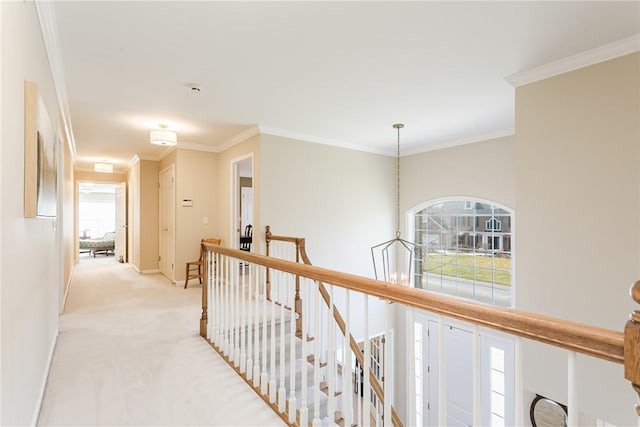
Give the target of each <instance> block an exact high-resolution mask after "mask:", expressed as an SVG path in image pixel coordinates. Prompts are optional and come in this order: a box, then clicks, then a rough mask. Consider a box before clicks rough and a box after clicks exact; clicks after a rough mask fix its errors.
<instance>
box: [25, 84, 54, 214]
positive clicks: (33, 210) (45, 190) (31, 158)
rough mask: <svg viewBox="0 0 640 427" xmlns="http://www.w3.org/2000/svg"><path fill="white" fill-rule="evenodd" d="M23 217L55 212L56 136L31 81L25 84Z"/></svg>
mask: <svg viewBox="0 0 640 427" xmlns="http://www.w3.org/2000/svg"><path fill="white" fill-rule="evenodd" d="M24 94H25V99H24V124H25V126H24V216H25V218H35V217H55V216H56V214H57V195H56V188H57V163H56V146H57V145H58V144H57V142H58V141H57V138H58V137H57V135H56V132H55V131H54V128H53V125H52V124H51V119H50V118H49V113H48V112H47V108H46V107H45V105H44V102H43V101H42V98H40V96H39V95H38V90H37V86H36V84H35V83H34V82H28V81H25V83H24Z"/></svg>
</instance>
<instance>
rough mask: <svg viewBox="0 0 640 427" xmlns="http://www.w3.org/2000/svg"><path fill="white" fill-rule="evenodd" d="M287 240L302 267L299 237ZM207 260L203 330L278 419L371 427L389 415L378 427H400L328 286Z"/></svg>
mask: <svg viewBox="0 0 640 427" xmlns="http://www.w3.org/2000/svg"><path fill="white" fill-rule="evenodd" d="M267 236H268V245H270V244H271V243H272V242H273V241H274V239H273V236H272V235H271V234H270V233H269V232H268V234H267ZM287 239H288V240H287V242H289V243H295V248H296V249H295V255H296V259H297V260H300V258H302V259H303V260H305V261H307V262H308V257H307V256H306V253H305V252H304V239H295V238H287ZM291 239H293V241H291ZM207 261H208V262H207V265H208V268H207V280H206V285H207V286H205V287H203V289H204V288H206V291H203V320H204V323H202V322H201V326H202V328H201V330H202V331H201V332H204V333H205V334H206V338H207V339H208V341H209V342H210V343H211V345H212V346H213V347H214V348H215V349H216V350H217V351H218V352H219V353H220V354H221V355H222V356H223V357H224V358H225V359H226V360H227V362H228V363H229V364H230V365H232V366H233V367H234V368H235V369H236V370H237V372H238V373H239V374H240V375H241V376H242V377H243V378H244V379H245V380H246V381H247V382H248V383H249V384H250V385H251V386H252V388H253V389H254V391H256V393H258V394H259V395H260V396H261V397H262V398H263V399H264V400H265V401H266V402H267V403H268V404H269V405H270V406H271V407H272V409H274V411H276V412H277V413H278V414H279V415H280V417H281V418H282V419H283V420H285V421H286V422H287V423H288V424H290V425H300V426H309V425H312V426H325V425H327V426H330V425H338V426H360V425H362V426H370V425H382V424H383V423H384V413H390V414H393V415H392V416H391V417H389V418H390V419H389V421H388V422H387V423H384V424H385V425H394V426H401V425H402V423H401V422H400V420H399V418H398V417H397V414H395V411H393V410H392V409H391V408H390V404H389V403H387V405H386V406H385V405H384V387H383V384H382V383H381V381H380V380H379V378H380V375H379V374H380V366H377V367H376V369H377V371H376V372H377V374H378V375H376V373H374V370H372V369H371V368H370V367H371V365H372V361H373V362H374V363H375V361H376V360H378V361H379V359H375V358H372V355H371V350H372V349H373V347H371V346H366V345H365V346H364V350H365V351H364V354H363V353H362V352H361V349H360V347H359V346H358V344H357V342H356V340H355V339H354V338H353V337H352V336H351V334H350V333H349V327H348V320H349V319H348V308H347V310H346V311H347V320H346V321H345V319H344V318H343V317H342V315H341V314H340V313H339V312H338V311H337V309H336V307H335V306H334V304H333V301H334V298H333V288H332V287H331V286H326V285H324V284H323V283H321V282H317V281H312V280H308V279H303V278H300V277H297V276H295V275H292V274H288V273H286V272H285V271H280V270H275V269H271V270H269V269H266V268H265V267H263V266H261V265H257V264H251V263H245V262H241V261H239V260H237V259H235V258H233V257H229V256H226V255H221V254H220V253H213V252H209V255H208V260H207ZM348 304H349V302H348V296H347V307H348ZM203 325H206V327H204V326H203ZM378 351H379V350H378ZM360 368H363V372H368V373H369V374H368V375H360V371H361V370H360Z"/></svg>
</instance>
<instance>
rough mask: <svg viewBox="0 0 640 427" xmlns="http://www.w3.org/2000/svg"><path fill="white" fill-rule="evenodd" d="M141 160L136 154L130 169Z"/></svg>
mask: <svg viewBox="0 0 640 427" xmlns="http://www.w3.org/2000/svg"><path fill="white" fill-rule="evenodd" d="M140 160H142V159H140V156H138V155H137V154H134V155H133V157H132V158H131V160H129V169H131V168H132V167H134V166H135V165H136V163H138V162H139V161H140Z"/></svg>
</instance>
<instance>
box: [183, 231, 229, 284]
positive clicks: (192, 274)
mask: <svg viewBox="0 0 640 427" xmlns="http://www.w3.org/2000/svg"><path fill="white" fill-rule="evenodd" d="M205 243H210V244H213V245H218V246H220V245H221V244H222V239H213V238H211V239H202V240H201V241H200V258H198V259H197V260H196V261H189V262H187V268H186V276H185V277H186V279H185V280H184V288H185V289H187V285H188V284H189V280H191V279H198V281H199V282H200V284H202V278H203V277H204V271H205V268H204V267H205V261H206V257H207V249H206V247H205V246H204V244H205Z"/></svg>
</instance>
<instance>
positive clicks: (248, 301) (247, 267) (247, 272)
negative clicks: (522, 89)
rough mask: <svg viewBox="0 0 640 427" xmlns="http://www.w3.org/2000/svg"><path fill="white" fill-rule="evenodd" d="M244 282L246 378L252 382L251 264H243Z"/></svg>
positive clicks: (252, 321)
mask: <svg viewBox="0 0 640 427" xmlns="http://www.w3.org/2000/svg"><path fill="white" fill-rule="evenodd" d="M244 273H245V276H246V277H245V279H244V281H245V283H246V286H247V299H246V304H247V321H246V325H247V332H246V333H247V380H248V381H251V382H253V325H254V320H253V283H252V282H251V266H250V265H249V264H247V265H245V270H244Z"/></svg>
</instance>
